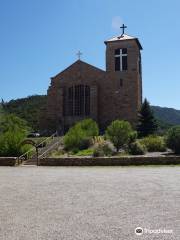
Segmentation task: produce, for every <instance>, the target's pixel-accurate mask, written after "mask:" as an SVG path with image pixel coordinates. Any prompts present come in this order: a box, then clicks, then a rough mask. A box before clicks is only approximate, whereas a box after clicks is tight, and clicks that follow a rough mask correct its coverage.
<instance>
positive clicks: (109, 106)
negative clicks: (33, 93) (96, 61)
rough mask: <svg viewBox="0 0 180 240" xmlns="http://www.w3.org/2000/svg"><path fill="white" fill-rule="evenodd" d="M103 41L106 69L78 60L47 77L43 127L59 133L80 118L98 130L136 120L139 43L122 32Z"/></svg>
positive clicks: (139, 92) (139, 95)
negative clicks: (47, 86)
mask: <svg viewBox="0 0 180 240" xmlns="http://www.w3.org/2000/svg"><path fill="white" fill-rule="evenodd" d="M123 30H124V29H123ZM104 43H105V46H106V70H102V69H99V68H97V67H95V66H92V65H90V64H88V63H86V62H83V61H81V60H80V59H79V60H77V61H76V62H74V63H73V64H72V65H70V66H69V67H68V68H66V69H65V70H64V71H62V72H60V73H59V74H57V75H56V76H55V77H52V78H51V85H50V87H49V89H48V91H47V106H46V109H45V114H44V124H43V125H44V128H46V129H51V131H56V130H57V131H58V132H59V133H60V134H61V133H63V132H64V131H66V130H67V129H68V128H69V127H70V126H72V125H73V124H74V123H75V122H77V121H79V120H82V119H84V118H92V119H94V120H95V121H96V122H97V123H98V124H99V127H100V128H101V129H105V127H106V126H107V125H108V124H110V123H111V122H112V121H113V120H116V119H121V120H127V121H129V122H130V123H132V124H134V125H135V124H136V123H137V116H138V111H139V109H140V107H141V102H142V74H141V50H142V46H141V44H140V42H139V40H138V38H136V37H132V36H129V35H126V34H124V31H123V34H122V35H121V36H117V37H114V38H111V39H109V40H107V41H105V42H104Z"/></svg>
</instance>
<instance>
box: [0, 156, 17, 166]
mask: <svg viewBox="0 0 180 240" xmlns="http://www.w3.org/2000/svg"><path fill="white" fill-rule="evenodd" d="M16 161H17V158H16V157H0V166H15V165H16Z"/></svg>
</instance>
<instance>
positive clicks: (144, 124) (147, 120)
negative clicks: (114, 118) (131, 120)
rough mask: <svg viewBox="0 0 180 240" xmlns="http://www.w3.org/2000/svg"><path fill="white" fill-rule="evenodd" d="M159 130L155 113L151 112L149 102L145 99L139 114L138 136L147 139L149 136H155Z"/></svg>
mask: <svg viewBox="0 0 180 240" xmlns="http://www.w3.org/2000/svg"><path fill="white" fill-rule="evenodd" d="M157 129H158V124H157V121H156V119H155V118H154V115H153V111H152V110H151V107H150V104H149V102H148V101H147V99H146V98H145V100H144V102H143V104H142V106H141V110H140V112H139V120H138V126H137V131H138V136H139V137H145V136H147V135H150V134H154V133H156V131H157Z"/></svg>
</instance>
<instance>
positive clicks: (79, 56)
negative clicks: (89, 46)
mask: <svg viewBox="0 0 180 240" xmlns="http://www.w3.org/2000/svg"><path fill="white" fill-rule="evenodd" d="M76 55H77V56H78V59H79V60H80V59H81V55H82V52H80V51H78V52H77V54H76Z"/></svg>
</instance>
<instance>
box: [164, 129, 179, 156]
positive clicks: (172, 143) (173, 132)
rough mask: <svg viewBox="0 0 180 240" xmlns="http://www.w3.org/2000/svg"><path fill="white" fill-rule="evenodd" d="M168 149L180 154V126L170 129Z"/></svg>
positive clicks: (167, 140)
mask: <svg viewBox="0 0 180 240" xmlns="http://www.w3.org/2000/svg"><path fill="white" fill-rule="evenodd" d="M166 143H167V147H169V148H170V149H171V150H173V151H174V152H175V153H177V154H180V126H175V127H172V128H170V129H169V131H168V133H167V138H166Z"/></svg>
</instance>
